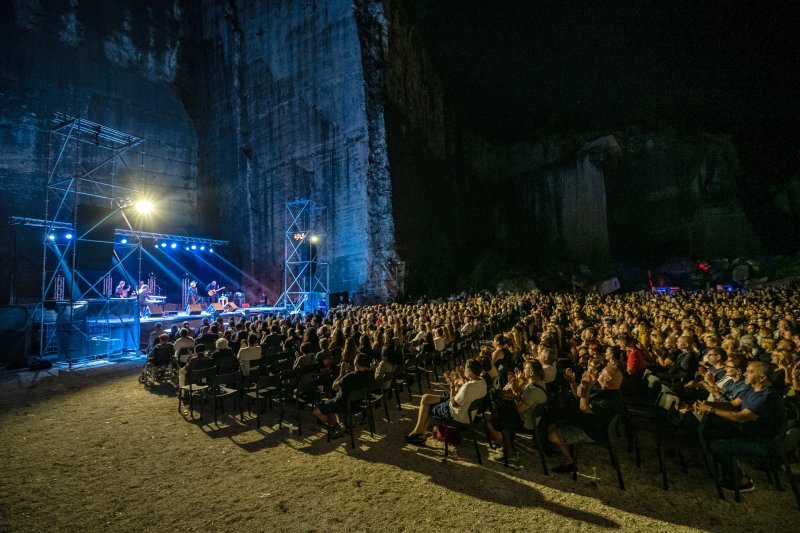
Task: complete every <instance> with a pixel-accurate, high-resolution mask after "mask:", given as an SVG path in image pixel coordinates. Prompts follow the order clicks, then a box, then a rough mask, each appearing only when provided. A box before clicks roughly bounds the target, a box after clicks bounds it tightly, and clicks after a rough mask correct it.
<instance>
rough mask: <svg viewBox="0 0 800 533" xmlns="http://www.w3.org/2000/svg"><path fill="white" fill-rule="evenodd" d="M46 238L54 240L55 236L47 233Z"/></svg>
mask: <svg viewBox="0 0 800 533" xmlns="http://www.w3.org/2000/svg"><path fill="white" fill-rule="evenodd" d="M47 238H48V239H50V240H51V241H54V240H56V236H55V235H53V234H52V233H51V234H50V235H48V236H47Z"/></svg>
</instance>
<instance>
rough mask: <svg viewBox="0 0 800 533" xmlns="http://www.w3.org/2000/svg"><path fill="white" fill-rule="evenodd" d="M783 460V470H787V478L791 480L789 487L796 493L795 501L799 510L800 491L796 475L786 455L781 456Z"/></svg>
mask: <svg viewBox="0 0 800 533" xmlns="http://www.w3.org/2000/svg"><path fill="white" fill-rule="evenodd" d="M781 456H782V457H781V460H782V462H783V468H785V469H786V477H787V478H789V485H790V486H791V487H792V492H793V493H794V499H795V501H796V502H797V508H798V509H800V489H798V487H797V480H796V479H795V477H794V473H793V472H792V465H791V464H789V461H788V459H786V455H784V454H781Z"/></svg>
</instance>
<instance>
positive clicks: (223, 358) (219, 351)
mask: <svg viewBox="0 0 800 533" xmlns="http://www.w3.org/2000/svg"><path fill="white" fill-rule="evenodd" d="M214 347H215V348H216V350H214V351H213V352H212V353H211V356H210V357H211V359H213V360H214V362H215V363H217V365H218V366H219V365H220V364H222V363H226V362H229V361H231V360H233V359H235V358H236V356H235V355H234V354H233V350H231V349H230V348H229V347H228V339H226V338H225V337H223V338H221V339H217V341H216V343H214Z"/></svg>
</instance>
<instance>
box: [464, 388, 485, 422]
mask: <svg viewBox="0 0 800 533" xmlns="http://www.w3.org/2000/svg"><path fill="white" fill-rule="evenodd" d="M488 401H489V395H488V394H487V395H485V396H481V397H480V398H476V399H474V400H472V402H471V403H470V404H469V407H468V408H467V417H468V418H469V423H470V424H472V423H473V422H474V421H475V420H476V419H478V418H480V417H481V416H483V411H484V410H485V409H486V403H487V402H488ZM473 413H475V414H473Z"/></svg>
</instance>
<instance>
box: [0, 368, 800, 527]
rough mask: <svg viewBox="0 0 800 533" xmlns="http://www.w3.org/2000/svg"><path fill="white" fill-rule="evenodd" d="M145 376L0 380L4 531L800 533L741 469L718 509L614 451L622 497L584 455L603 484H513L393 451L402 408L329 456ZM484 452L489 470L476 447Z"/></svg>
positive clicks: (304, 440)
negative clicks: (193, 409) (741, 478)
mask: <svg viewBox="0 0 800 533" xmlns="http://www.w3.org/2000/svg"><path fill="white" fill-rule="evenodd" d="M141 364H142V361H131V362H126V363H116V364H111V365H107V366H102V367H96V368H91V369H79V370H73V371H58V370H51V371H46V372H39V373H31V372H24V373H17V372H5V373H3V374H0V413H2V414H0V424H1V425H0V427H2V428H3V429H2V433H0V450H2V453H1V454H0V472H2V476H0V530H2V531H37V532H38V531H75V530H86V531H99V530H105V531H133V530H144V531H156V530H157V531H169V530H178V529H182V530H190V531H192V530H203V531H432V530H435V531H487V532H488V531H533V530H548V531H549V530H567V529H569V530H571V531H577V530H598V529H607V530H646V529H647V530H651V531H653V530H658V531H663V530H666V529H670V530H676V531H682V530H698V529H699V530H707V531H731V530H734V529H736V530H753V531H786V530H796V528H797V526H798V524H800V512H798V511H797V508H796V506H795V504H794V499H793V497H792V493H791V491H789V490H787V491H785V492H778V491H776V490H775V489H774V488H773V487H772V486H770V485H769V484H767V482H766V480H765V477H764V475H763V474H762V473H760V472H758V471H755V472H750V473H751V475H752V476H753V478H754V480H755V482H756V486H757V488H758V490H756V491H755V492H753V493H749V494H745V495H744V496H743V498H744V503H741V504H735V503H734V502H733V501H732V496H731V497H729V498H728V499H727V500H726V501H720V500H719V499H717V498H716V496H715V491H714V487H713V484H711V482H710V481H709V480H708V479H707V478H706V477H705V476H704V474H703V472H702V470H701V469H700V468H697V467H695V468H690V470H689V474H688V475H686V474H683V473H681V471H680V468H679V467H678V465H677V464H676V463H674V462H670V464H669V472H670V481H671V487H670V490H669V491H668V492H664V491H663V490H661V488H660V476H659V474H658V471H657V465H656V462H655V460H654V458H653V455H652V451H653V450H652V449H649V448H646V449H645V450H644V456H645V458H644V460H643V464H642V467H641V468H640V469H637V468H636V467H635V466H634V463H633V459H632V456H631V455H630V454H628V453H627V452H625V451H624V450H625V446H624V443H622V442H620V445H619V449H621V450H623V451H622V452H621V460H622V468H623V473H624V475H625V481H626V484H627V486H628V490H627V491H624V492H623V491H620V490H619V489H618V488H617V485H616V479H615V476H614V472H613V470H612V468H611V466H610V464H609V461H608V457H607V454H606V452H605V451H604V450H603V449H601V448H597V447H594V446H586V447H584V448H583V449H582V450H581V452H580V458H581V463H582V468H583V471H584V472H593V471H596V473H597V476H598V477H599V480H597V481H593V480H590V479H585V478H579V480H578V481H575V482H573V481H572V480H571V478H570V477H569V476H568V475H567V476H565V475H556V474H551V475H550V476H544V475H543V474H542V472H541V469H540V467H539V465H538V456H530V457H527V456H523V466H524V468H523V469H522V470H519V471H514V470H509V469H505V468H504V467H503V466H502V465H499V464H496V463H494V462H491V461H484V466H479V465H478V464H477V463H476V462H475V457H474V451H473V450H472V448H471V446H470V444H469V443H468V442H466V441H465V442H463V443H462V444H461V446H460V447H459V454H460V457H461V458H460V459H459V460H456V461H448V462H447V463H443V462H442V461H441V457H442V449H441V447H439V446H436V445H438V444H439V443H434V444H431V445H430V446H429V447H426V448H416V447H413V446H407V445H404V444H403V442H402V436H403V435H405V434H406V433H407V432H408V430H409V429H410V428H411V426H412V425H413V423H412V418H413V417H414V416H415V410H414V408H413V406H412V405H411V404H408V403H404V405H403V410H402V412H399V411H397V410H396V409H392V410H391V411H390V414H391V416H392V421H391V423H389V424H387V423H386V421H385V420H383V419H382V417H381V416H380V413H378V412H377V411H376V420H377V430H378V432H377V433H376V435H375V438H371V437H370V436H369V432H368V431H367V429H366V426H357V429H359V430H362V433H361V435H360V436H359V439H358V441H357V442H356V449H351V448H350V446H349V441H348V439H347V438H343V439H338V440H337V441H335V442H332V443H327V442H326V439H325V435H324V433H322V432H319V431H318V430H311V427H310V421H311V416H310V414H308V413H306V414H305V418H304V427H303V435H302V436H298V435H297V433H296V431H292V430H291V428H288V427H286V426H284V428H283V429H282V430H279V429H278V426H277V420H276V414H275V413H267V415H266V418H265V419H263V420H262V423H263V425H262V427H261V428H260V429H256V424H255V418H250V417H247V416H246V417H245V420H244V422H240V421H239V420H238V418H233V417H231V416H228V415H226V416H222V417H221V418H220V421H219V425H216V424H214V423H213V420H211V417H210V416H208V415H207V416H206V419H205V420H204V421H203V422H202V423H201V422H199V421H198V420H194V421H192V420H190V419H189V418H188V417H185V416H183V415H182V414H181V413H179V412H178V411H177V400H176V398H175V396H174V390H173V389H172V388H171V387H170V386H163V387H155V388H153V389H152V390H147V389H145V388H144V387H143V386H142V385H141V384H139V383H138V381H137V377H138V375H139V371H140V368H141ZM404 398H405V399H406V400H407V399H408V397H407V396H405V395H404ZM416 400H417V397H416V395H415V401H416ZM429 442H430V441H429ZM482 452H483V453H484V458H486V453H487V450H486V446H482ZM555 463H556V460H555V459H552V460H551V464H555ZM759 509H765V510H768V512H757V510H759ZM791 524H795V525H794V526H792V525H791Z"/></svg>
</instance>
